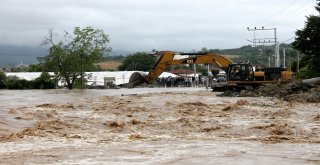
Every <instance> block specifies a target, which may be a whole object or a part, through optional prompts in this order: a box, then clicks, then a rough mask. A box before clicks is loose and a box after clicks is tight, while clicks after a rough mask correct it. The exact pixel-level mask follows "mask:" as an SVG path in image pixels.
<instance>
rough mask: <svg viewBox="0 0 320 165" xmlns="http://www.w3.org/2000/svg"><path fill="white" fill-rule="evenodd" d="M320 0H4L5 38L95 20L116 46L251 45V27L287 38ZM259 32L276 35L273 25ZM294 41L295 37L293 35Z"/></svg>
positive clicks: (21, 40)
mask: <svg viewBox="0 0 320 165" xmlns="http://www.w3.org/2000/svg"><path fill="white" fill-rule="evenodd" d="M315 5H316V0H265V1H258V0H90V1H89V0H1V5H0V44H11V45H35V46H37V45H39V44H40V43H41V40H42V39H43V37H44V36H45V35H46V34H47V31H48V28H53V29H54V31H55V32H56V33H57V34H58V37H62V36H63V31H68V32H71V31H72V30H73V29H74V27H76V26H80V27H86V26H91V27H93V28H99V29H102V30H104V32H105V33H106V34H108V35H109V37H110V39H111V42H110V46H111V47H112V49H113V50H128V51H150V50H152V49H157V50H176V51H188V50H200V49H201V48H202V47H207V48H213V49H215V48H220V49H225V48H236V47H240V46H243V45H248V44H249V42H248V41H247V39H252V38H253V32H249V31H248V30H247V27H250V28H254V27H262V26H264V27H266V28H277V34H278V39H279V40H280V41H281V42H282V41H285V40H288V39H290V38H292V37H293V36H294V32H295V31H296V30H297V29H301V28H302V27H303V26H304V22H305V20H306V18H305V16H306V15H310V14H317V13H316V11H315V9H314V6H315ZM257 37H261V38H262V37H266V38H269V37H273V32H272V31H264V32H259V33H257ZM291 41H292V40H291Z"/></svg>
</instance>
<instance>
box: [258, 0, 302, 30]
mask: <svg viewBox="0 0 320 165" xmlns="http://www.w3.org/2000/svg"><path fill="white" fill-rule="evenodd" d="M297 1H298V0H293V1H292V2H291V3H290V4H289V5H286V6H285V7H283V8H281V9H280V10H279V11H278V12H276V13H275V14H273V15H272V16H270V17H268V18H266V19H264V20H262V21H260V22H258V23H257V25H264V24H263V23H264V22H267V21H270V20H271V19H272V18H274V17H277V16H279V15H280V14H281V13H283V12H285V11H286V10H288V9H289V8H290V7H291V6H292V5H293V4H295V3H296V2H297Z"/></svg>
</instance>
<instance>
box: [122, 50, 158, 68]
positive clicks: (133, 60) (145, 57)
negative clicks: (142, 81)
mask: <svg viewBox="0 0 320 165" xmlns="http://www.w3.org/2000/svg"><path fill="white" fill-rule="evenodd" d="M155 63H156V57H154V56H151V55H149V54H147V53H144V52H137V53H134V54H132V55H128V56H127V57H125V58H124V60H123V63H122V65H120V66H119V70H139V71H148V70H150V69H152V68H153V66H154V64H155Z"/></svg>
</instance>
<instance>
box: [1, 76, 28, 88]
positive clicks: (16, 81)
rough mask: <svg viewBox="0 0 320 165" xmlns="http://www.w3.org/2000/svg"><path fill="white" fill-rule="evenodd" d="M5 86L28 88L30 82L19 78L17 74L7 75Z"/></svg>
mask: <svg viewBox="0 0 320 165" xmlns="http://www.w3.org/2000/svg"><path fill="white" fill-rule="evenodd" d="M6 86H7V88H8V89H30V88H32V82H30V81H28V80H24V79H20V78H19V77H17V76H9V77H7V81H6Z"/></svg>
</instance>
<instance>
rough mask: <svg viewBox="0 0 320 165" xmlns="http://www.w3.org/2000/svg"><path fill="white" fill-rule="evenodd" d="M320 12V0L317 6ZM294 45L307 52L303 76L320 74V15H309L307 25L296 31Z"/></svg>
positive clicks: (304, 59)
mask: <svg viewBox="0 0 320 165" xmlns="http://www.w3.org/2000/svg"><path fill="white" fill-rule="evenodd" d="M315 8H316V10H317V11H318V12H319V13H320V2H318V3H317V6H316V7H315ZM296 36H297V37H296V38H295V41H294V42H293V43H292V45H293V47H294V48H295V49H297V50H299V51H300V52H301V53H303V54H305V56H304V57H303V61H306V62H307V63H306V65H305V66H304V67H305V68H302V70H303V72H302V73H301V74H302V75H301V76H302V77H303V78H310V77H317V76H320V67H319V66H320V16H315V15H310V16H307V20H306V22H305V26H304V28H303V29H301V30H297V31H296Z"/></svg>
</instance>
